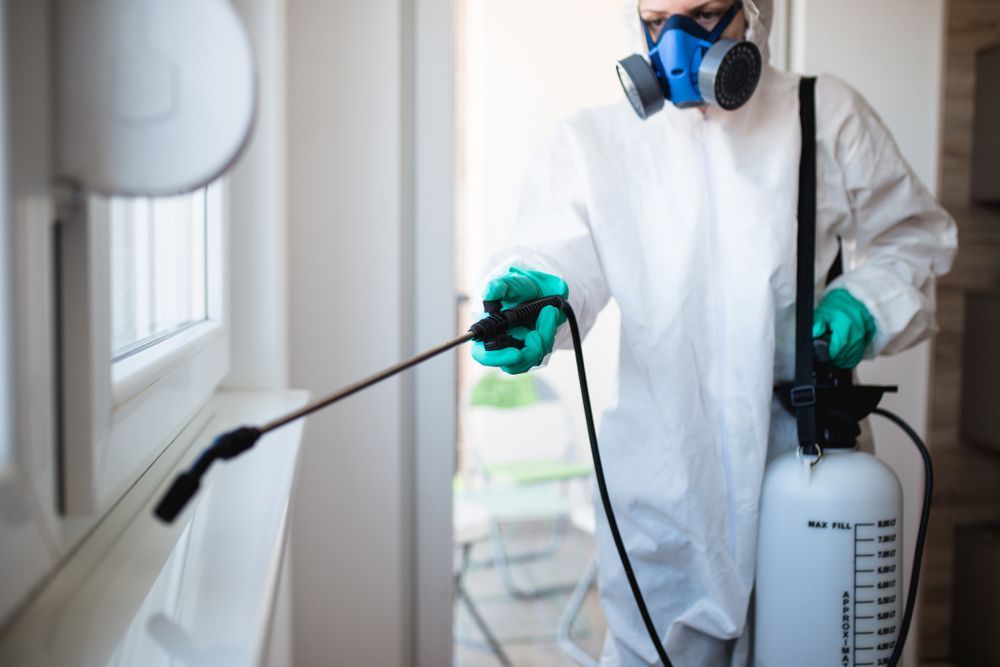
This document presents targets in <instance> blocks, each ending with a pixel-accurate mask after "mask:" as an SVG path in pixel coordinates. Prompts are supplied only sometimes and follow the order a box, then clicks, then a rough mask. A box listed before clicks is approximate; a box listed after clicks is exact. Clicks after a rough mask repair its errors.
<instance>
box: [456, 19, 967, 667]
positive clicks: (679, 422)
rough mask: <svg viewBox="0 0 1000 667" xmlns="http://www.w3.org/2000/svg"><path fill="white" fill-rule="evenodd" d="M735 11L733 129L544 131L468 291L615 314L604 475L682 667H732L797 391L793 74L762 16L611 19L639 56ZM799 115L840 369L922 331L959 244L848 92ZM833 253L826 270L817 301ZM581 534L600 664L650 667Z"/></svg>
mask: <svg viewBox="0 0 1000 667" xmlns="http://www.w3.org/2000/svg"><path fill="white" fill-rule="evenodd" d="M734 1H735V2H742V7H741V8H740V10H741V11H740V13H739V15H738V16H737V17H736V18H735V19H734V20H733V22H732V23H731V24H730V25H729V27H728V28H727V29H726V35H727V36H729V33H732V36H735V38H736V39H740V38H743V37H744V36H745V39H747V40H749V41H752V42H753V43H755V44H756V45H757V46H758V47H759V49H760V51H761V52H762V54H763V62H764V63H765V65H764V67H763V72H762V74H761V77H760V81H759V83H758V85H757V88H756V90H755V91H754V93H753V95H752V97H751V98H750V99H749V101H748V102H746V103H745V104H744V105H743V106H742V107H740V108H739V109H736V110H734V111H725V110H723V109H722V108H719V107H717V106H711V105H709V106H701V107H698V108H687V109H679V108H675V107H674V106H673V105H671V104H667V105H666V108H664V109H663V111H662V112H660V113H658V114H656V115H653V116H651V117H649V118H648V119H647V120H645V121H643V120H640V119H639V118H638V117H637V116H636V114H635V113H634V112H633V109H632V108H630V106H629V105H628V103H627V102H626V101H625V100H624V99H623V100H622V102H621V103H620V104H618V105H615V106H611V107H606V108H598V109H592V110H584V111H581V112H579V113H577V114H576V115H574V116H572V117H571V118H569V119H568V120H566V121H565V122H563V123H562V124H561V125H560V126H559V127H558V128H557V129H556V130H555V131H554V132H553V134H552V135H551V136H550V137H549V138H548V140H547V141H546V142H545V144H544V146H543V147H542V149H541V151H540V152H539V154H538V155H537V157H536V159H535V160H534V162H533V164H532V166H531V167H530V170H529V173H528V176H527V180H526V185H525V188H524V192H523V196H522V200H521V204H520V209H519V216H518V220H517V222H516V225H515V231H514V233H513V242H512V244H511V246H510V247H509V248H507V249H505V250H504V251H503V252H502V253H500V254H499V255H498V256H497V257H496V263H495V266H496V267H497V269H496V271H494V273H493V274H492V279H491V280H490V282H489V284H488V286H487V288H486V290H485V294H484V298H489V299H501V300H503V302H504V305H505V306H509V305H511V304H514V303H518V302H522V301H526V300H529V299H531V298H535V297H538V296H542V295H548V294H557V293H559V294H566V293H568V298H569V301H570V303H571V305H572V306H573V308H574V310H575V312H576V313H577V317H578V319H579V321H580V325H581V327H582V330H583V331H584V332H586V331H587V329H589V327H590V326H591V325H592V324H593V322H594V319H595V318H596V316H597V314H598V312H599V311H600V310H601V309H602V308H603V307H604V306H605V304H606V303H607V302H608V300H609V299H610V298H614V299H615V301H616V302H617V303H618V306H619V308H620V310H621V348H620V351H619V356H620V359H619V376H618V393H617V401H616V402H615V404H614V405H613V406H612V407H611V408H610V409H609V410H608V411H607V413H606V414H605V415H604V419H603V422H602V426H601V433H600V442H601V447H602V451H603V453H604V457H603V459H604V468H605V474H606V478H607V482H608V486H609V489H610V494H611V499H612V502H613V503H614V506H615V507H616V508H617V510H618V512H617V514H618V521H619V522H620V526H621V532H622V535H623V538H624V541H625V546H626V548H627V551H628V553H629V555H630V557H631V560H632V564H633V566H634V568H635V571H636V574H637V576H638V580H639V584H640V586H641V589H642V591H643V594H644V597H645V600H646V603H647V605H648V606H649V609H650V612H651V615H652V619H653V621H654V624H655V625H656V627H657V629H658V630H659V633H660V636H661V639H662V641H663V642H664V645H665V648H666V651H667V654H668V655H669V656H670V659H671V661H672V662H673V663H674V664H675V665H681V666H686V665H724V664H729V665H746V664H747V662H748V660H749V659H750V650H751V649H750V646H749V634H750V633H749V631H748V609H749V602H750V596H751V591H752V588H753V580H754V568H755V554H756V539H757V520H758V501H759V496H760V490H761V483H762V478H763V474H764V466H765V463H766V461H767V460H768V458H769V457H771V456H774V455H776V454H778V453H781V452H784V451H787V450H789V449H791V448H794V447H795V446H796V444H797V437H796V429H795V422H794V419H793V418H792V417H791V416H790V415H788V414H786V413H785V412H784V410H783V409H782V408H781V407H780V405H779V404H778V402H777V400H776V399H775V398H774V397H773V387H774V385H775V383H777V382H779V381H785V380H791V379H792V377H793V375H794V347H795V340H794V338H795V335H794V321H795V314H794V306H795V276H796V267H795V261H796V235H797V227H796V225H797V221H796V205H797V195H798V169H799V157H800V148H801V136H800V125H799V117H798V113H799V101H798V86H799V77H798V76H796V75H793V74H789V73H787V72H784V71H780V70H777V69H774V68H771V67H769V66H768V65H766V63H767V34H768V26H769V23H770V14H771V2H770V1H769V0H712V1H709V2H706V1H705V0H641V2H639V3H638V7H637V2H636V0H630V2H628V3H627V8H626V15H627V17H628V20H629V22H630V25H632V26H634V28H636V29H637V28H639V27H640V22H639V17H638V16H637V13H636V12H637V9H638V10H639V11H640V13H641V16H642V18H643V19H644V20H645V21H646V24H647V26H648V28H649V30H650V31H651V32H653V33H654V37H655V32H656V31H657V30H658V29H659V28H660V27H661V26H662V23H663V21H662V19H665V18H667V17H668V16H670V15H672V14H674V13H680V14H687V15H688V16H690V18H692V19H694V20H695V21H698V22H699V23H701V24H703V25H704V26H705V28H706V29H711V27H712V24H713V22H715V21H718V19H719V16H720V15H721V14H722V12H724V11H725V10H726V9H727V8H729V6H730V5H732V4H733V2H734ZM635 34H636V36H637V37H638V36H640V35H641V32H640V31H639V30H636V31H635ZM645 47H646V45H645V44H643V51H645V50H646V48H645ZM595 75H596V73H595ZM816 105H817V107H816V123H817V169H818V176H817V188H818V192H817V201H818V205H817V232H816V233H817V248H816V273H815V275H816V276H817V283H816V295H817V301H816V302H817V303H819V304H820V306H819V308H818V309H817V317H816V319H817V327H819V328H820V329H823V330H825V331H826V332H829V333H831V334H832V336H833V341H832V343H831V352H832V353H834V355H835V357H836V356H838V355H839V360H840V361H839V365H842V366H846V367H850V366H852V365H854V364H856V363H857V362H858V361H860V358H861V355H862V354H863V355H864V356H865V357H867V358H872V357H875V356H877V355H880V354H891V353H894V352H899V351H901V350H904V349H906V348H908V347H910V346H912V345H914V344H916V343H917V342H919V341H921V340H923V339H925V338H926V337H928V336H929V335H931V334H932V333H933V331H934V329H935V324H934V285H935V278H936V277H937V276H940V275H942V274H944V273H945V272H947V271H948V270H949V268H950V266H951V262H952V259H953V256H954V253H955V249H956V245H957V241H956V229H955V225H954V222H953V220H952V219H951V217H950V216H949V215H948V214H947V213H946V212H945V211H944V210H943V209H942V208H941V207H940V206H939V205H938V204H937V203H936V202H935V200H934V198H933V197H932V196H931V195H930V193H929V192H928V191H927V190H926V188H925V187H924V186H923V185H921V183H920V182H919V181H918V179H917V177H916V176H915V175H914V174H913V171H912V170H911V169H910V168H909V166H907V164H906V162H905V161H904V160H903V158H902V156H901V155H900V153H899V150H898V149H897V147H896V145H895V143H894V141H893V139H892V137H891V136H890V134H889V132H888V130H887V129H886V128H885V126H884V125H883V123H882V121H881V120H880V119H879V117H878V116H877V115H876V114H875V112H874V111H873V110H872V109H871V108H870V107H869V105H868V104H867V103H866V102H865V100H864V99H863V98H862V97H861V96H860V95H859V94H858V93H857V92H855V91H854V90H853V89H852V88H851V87H850V86H848V85H847V84H845V83H844V82H842V81H840V80H838V79H836V78H835V77H833V76H827V75H821V76H820V77H819V79H818V81H817V86H816ZM838 239H842V241H843V248H844V273H843V275H841V276H840V277H839V278H837V279H836V280H835V281H834V282H833V283H832V284H830V285H826V284H825V277H826V274H827V271H828V269H829V268H830V267H831V265H832V264H833V262H834V259H835V257H836V255H837V253H838V247H839V242H838ZM510 267H513V268H510ZM824 297H826V298H824ZM824 309H825V310H824ZM824 313H825V315H824ZM561 319H562V317H561V316H560V315H559V314H558V313H557V311H556V310H555V309H553V308H549V309H546V311H544V312H543V313H542V315H541V316H540V317H539V319H538V323H537V325H536V328H535V330H533V331H530V332H527V333H525V332H522V334H521V337H522V338H524V339H525V340H524V345H525V347H524V349H515V348H510V349H505V350H497V351H486V350H485V349H484V348H483V346H482V344H477V345H476V346H475V347H474V348H473V355H474V357H475V358H476V359H477V360H478V361H479V362H480V363H484V364H486V365H490V366H499V367H502V368H504V370H506V371H507V372H511V373H516V372H524V371H526V370H528V369H529V368H531V367H533V366H536V365H538V364H539V363H541V362H542V359H543V357H544V356H545V355H546V354H547V353H548V352H549V351H550V350H551V349H552V346H553V343H555V345H556V346H560V345H563V344H565V345H567V346H568V344H569V336H568V332H567V331H566V329H567V327H566V326H560V324H561V322H560V320H561ZM820 333H822V332H820ZM553 339H554V340H553ZM838 341H839V343H838ZM838 345H839V347H840V350H839V351H838V350H835V349H834V348H836V347H837V346H838ZM597 516H598V532H597V534H598V558H599V563H600V576H599V584H600V595H601V602H602V607H603V609H604V612H605V616H606V618H607V623H608V638H607V640H606V642H605V649H604V653H603V655H602V658H601V664H602V665H645V664H655V663H656V660H657V657H656V653H655V651H654V648H653V646H652V644H651V642H650V639H649V637H648V636H647V634H646V630H645V628H644V626H643V623H642V621H641V619H640V616H639V612H638V610H637V607H636V602H635V600H634V599H633V597H632V593H631V591H630V589H629V586H628V584H627V582H626V578H625V575H624V572H623V570H622V565H621V563H620V561H619V558H618V554H617V552H616V550H615V547H614V544H613V542H612V539H611V536H610V533H609V531H608V527H607V523H606V520H605V517H604V515H603V512H602V511H601V510H600V508H598V511H597Z"/></svg>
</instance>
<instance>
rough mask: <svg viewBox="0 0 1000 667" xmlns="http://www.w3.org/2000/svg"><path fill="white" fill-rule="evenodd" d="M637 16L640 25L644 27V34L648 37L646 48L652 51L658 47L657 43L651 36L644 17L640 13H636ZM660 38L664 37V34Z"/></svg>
mask: <svg viewBox="0 0 1000 667" xmlns="http://www.w3.org/2000/svg"><path fill="white" fill-rule="evenodd" d="M636 16H638V17H639V25H641V26H642V34H644V35H645V36H646V47H647V48H648V49H649V50H650V51H652V50H653V47H654V46H656V42H654V41H653V36H652V35H650V34H649V24H648V23H646V22H645V21H643V20H642V15H640V14H639V12H636ZM660 37H663V33H662V32H661V33H660ZM657 41H659V40H657Z"/></svg>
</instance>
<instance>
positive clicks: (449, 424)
mask: <svg viewBox="0 0 1000 667" xmlns="http://www.w3.org/2000/svg"><path fill="white" fill-rule="evenodd" d="M286 2H287V6H288V17H287V26H288V37H287V48H288V55H287V91H288V107H287V119H288V126H287V127H288V155H287V158H288V251H289V257H288V281H289V282H288V288H289V292H288V294H289V297H288V313H289V330H288V339H289V346H290V354H289V363H290V384H291V385H292V386H294V387H302V388H306V389H310V390H312V391H313V392H314V393H316V394H322V393H325V392H330V391H332V390H335V389H337V388H340V387H342V386H344V385H347V384H349V383H351V382H353V381H355V380H356V379H358V378H360V377H363V376H365V375H368V374H370V373H373V372H375V371H377V370H380V369H381V368H383V367H386V366H389V365H391V364H393V363H395V362H396V361H398V360H399V359H401V358H403V357H405V356H407V355H408V354H410V353H412V352H413V351H414V350H415V349H416V348H417V347H418V346H419V347H421V348H423V347H425V346H429V345H431V344H432V343H437V342H439V341H441V340H442V339H445V338H447V337H449V336H451V335H452V334H453V331H454V324H455V323H454V286H453V284H452V272H451V261H450V260H451V256H452V242H451V235H452V220H451V201H452V193H451V186H452V179H451V151H450V147H451V107H452V99H451V86H452V76H451V74H452V70H451V60H450V59H451V34H450V20H451V14H450V9H451V7H450V3H449V2H447V1H446V0H417V1H416V2H405V1H402V0H378V1H372V0H350V1H343V2H329V1H327V0H286ZM453 364H454V357H453V356H452V357H449V356H445V357H442V358H439V359H436V360H435V361H433V362H431V363H429V364H427V365H425V366H423V367H421V369H420V370H419V371H418V372H416V373H415V374H407V375H404V376H402V377H399V378H396V379H393V380H390V381H388V382H385V383H383V384H381V385H378V386H376V387H374V388H372V389H369V390H367V391H365V392H363V393H360V394H358V395H356V396H354V397H352V398H350V399H348V400H347V401H345V402H344V403H341V404H339V405H337V406H334V407H333V408H331V409H329V410H327V411H325V412H322V413H319V414H317V415H316V416H314V417H311V418H310V421H309V423H308V425H307V427H306V441H305V443H304V444H305V446H304V451H303V454H302V461H301V467H300V477H299V480H298V482H299V483H298V489H297V496H296V498H295V503H294V507H293V524H292V539H293V543H292V578H293V618H294V650H295V661H296V664H302V665H325V664H342V665H379V666H382V665H385V666H391V665H403V664H423V665H442V664H448V663H450V661H451V597H450V586H451V540H450V537H451V505H450V503H451V496H450V489H451V487H450V479H451V473H452V470H451V460H452V456H451V453H452V451H453V447H454V382H453V378H454V366H453Z"/></svg>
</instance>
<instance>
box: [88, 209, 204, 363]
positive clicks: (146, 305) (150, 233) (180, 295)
mask: <svg viewBox="0 0 1000 667" xmlns="http://www.w3.org/2000/svg"><path fill="white" fill-rule="evenodd" d="M206 205H207V198H206V196H205V191H204V190H200V191H198V192H196V193H195V194H193V195H186V196H181V197H171V198H165V199H157V200H149V199H124V198H119V199H112V200H110V202H109V206H108V210H109V213H110V218H111V355H112V357H113V358H114V359H115V360H120V359H122V358H124V357H127V356H128V355H129V354H131V353H134V352H136V351H139V350H142V349H146V348H148V347H149V346H151V345H155V344H156V343H158V342H160V341H162V340H163V339H165V338H167V337H169V336H171V335H172V334H175V333H178V332H180V331H183V330H184V329H186V328H188V327H190V326H192V325H194V324H197V323H198V322H202V321H204V320H205V319H206V318H207V317H208V311H207V299H206V292H207V289H208V286H207V282H206V279H207V275H206V260H207V257H206V255H205V235H206V233H207V226H206Z"/></svg>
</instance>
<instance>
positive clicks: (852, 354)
mask: <svg viewBox="0 0 1000 667" xmlns="http://www.w3.org/2000/svg"><path fill="white" fill-rule="evenodd" d="M827 333H829V334H830V361H832V362H833V365H834V366H837V367H838V368H854V367H855V366H857V365H858V364H859V363H861V360H862V359H863V358H864V356H865V349H867V347H868V343H870V342H871V340H872V338H874V337H875V319H874V318H873V317H872V316H871V313H869V312H868V309H867V308H865V306H864V304H863V303H861V302H860V301H858V300H857V299H855V298H854V297H853V296H851V293H850V292H848V291H847V290H845V289H835V290H832V291H831V292H830V293H828V294H827V295H826V296H825V297H824V298H823V301H821V302H820V304H819V307H818V308H817V309H816V313H815V316H814V319H813V338H819V337H820V336H822V335H824V334H827Z"/></svg>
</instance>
